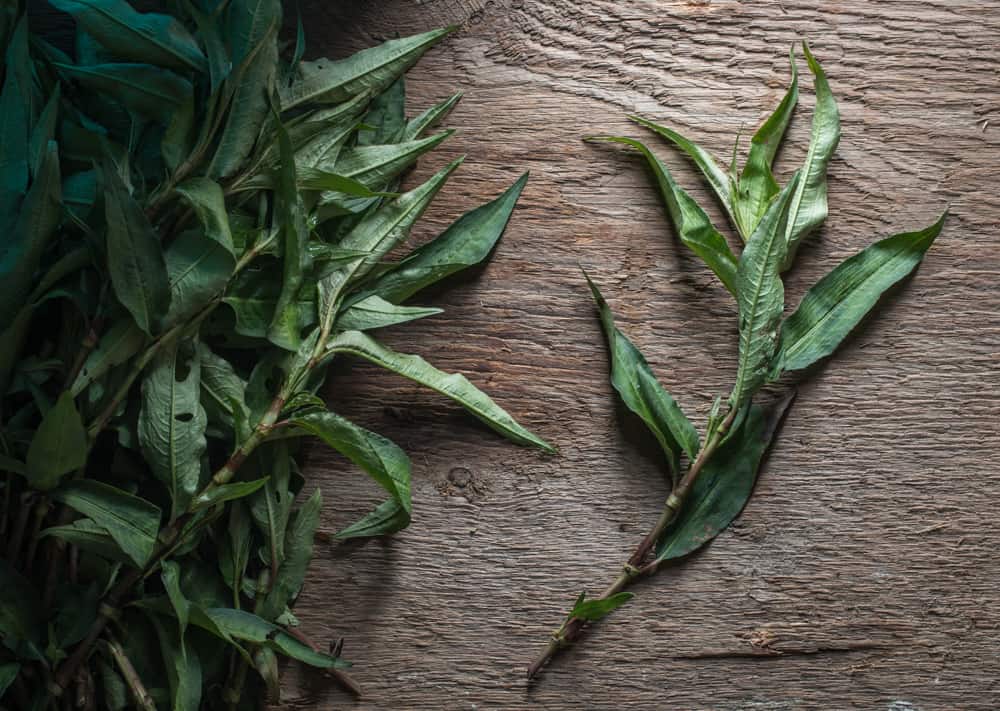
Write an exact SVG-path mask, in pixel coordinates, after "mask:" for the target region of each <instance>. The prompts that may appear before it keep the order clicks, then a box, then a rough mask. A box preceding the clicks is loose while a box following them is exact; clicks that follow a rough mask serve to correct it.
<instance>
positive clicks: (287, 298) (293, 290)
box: [267, 121, 309, 350]
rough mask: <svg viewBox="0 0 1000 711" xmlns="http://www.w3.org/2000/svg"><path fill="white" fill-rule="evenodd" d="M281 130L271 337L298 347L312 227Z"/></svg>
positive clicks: (284, 345) (281, 128)
mask: <svg viewBox="0 0 1000 711" xmlns="http://www.w3.org/2000/svg"><path fill="white" fill-rule="evenodd" d="M277 130H278V146H279V153H280V166H279V168H278V185H277V189H276V190H275V200H276V202H277V206H276V212H277V215H278V216H279V219H280V222H279V223H278V224H279V225H280V227H281V231H282V259H281V263H282V282H281V293H280V295H279V296H278V303H277V306H276V307H275V310H274V317H273V319H272V320H271V324H270V326H269V327H268V332H267V337H268V339H270V341H271V342H272V343H274V344H275V345H278V346H281V347H282V348H285V349H287V350H295V349H296V348H297V347H298V345H299V342H300V340H301V337H300V333H301V331H302V324H300V322H299V320H298V311H297V310H296V307H295V300H296V296H297V294H298V292H299V288H300V287H301V286H302V272H303V270H304V269H305V268H306V266H307V264H308V261H309V253H308V252H307V251H306V243H307V242H308V240H309V227H308V226H307V225H306V217H305V206H304V205H303V204H302V197H301V196H300V195H299V191H298V189H297V187H296V176H295V156H294V154H293V152H292V143H291V140H290V139H289V137H288V132H287V131H286V130H285V127H284V126H282V125H281V124H280V121H279V122H278V126H277Z"/></svg>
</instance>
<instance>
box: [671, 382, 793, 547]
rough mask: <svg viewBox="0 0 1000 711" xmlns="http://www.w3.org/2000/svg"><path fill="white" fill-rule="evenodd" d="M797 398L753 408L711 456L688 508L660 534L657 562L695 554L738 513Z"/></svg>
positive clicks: (689, 497) (695, 484)
mask: <svg viewBox="0 0 1000 711" xmlns="http://www.w3.org/2000/svg"><path fill="white" fill-rule="evenodd" d="M793 397H794V394H793V395H791V396H789V397H786V398H783V399H781V400H778V401H776V402H772V403H770V404H768V405H766V406H761V405H752V406H751V407H750V411H749V412H748V413H747V416H746V417H745V418H744V419H743V421H742V423H741V424H740V425H739V427H738V428H737V429H736V430H735V431H733V432H732V433H731V434H730V436H729V437H728V438H727V439H726V440H725V441H724V442H723V444H722V446H721V447H719V449H718V450H716V452H715V454H713V455H712V457H711V458H710V459H709V460H708V463H707V464H706V465H705V468H704V469H703V470H702V471H701V474H700V475H699V476H698V478H697V479H696V480H695V483H694V487H693V488H692V489H691V494H690V495H689V496H688V499H687V502H686V504H685V505H684V508H682V509H681V511H680V514H679V515H678V516H677V518H676V519H675V521H674V523H673V524H672V525H671V526H670V528H668V529H667V530H666V532H665V533H664V534H663V536H662V537H661V538H660V540H659V543H658V544H657V548H656V561H657V562H661V561H665V560H671V559H673V558H681V557H683V556H686V555H689V554H690V553H693V552H694V551H696V550H698V549H699V548H701V547H702V546H704V545H705V544H706V543H708V542H709V541H711V540H712V539H713V538H715V537H716V536H717V535H719V534H720V533H722V532H723V531H724V530H726V528H728V527H729V524H730V523H732V521H733V519H735V518H736V517H737V516H739V514H740V511H742V510H743V507H744V506H745V505H746V502H747V501H748V500H749V499H750V494H751V493H752V492H753V487H754V484H755V483H756V481H757V470H758V468H759V467H760V462H761V459H762V458H763V456H764V453H765V452H766V451H767V450H768V448H769V447H770V446H771V442H772V441H773V440H774V434H775V432H776V431H777V429H778V426H779V425H780V423H781V420H782V418H783V417H784V414H785V411H786V410H787V409H788V406H789V405H790V404H791V402H792V399H793Z"/></svg>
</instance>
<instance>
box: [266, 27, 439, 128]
mask: <svg viewBox="0 0 1000 711" xmlns="http://www.w3.org/2000/svg"><path fill="white" fill-rule="evenodd" d="M451 29H452V28H446V29H441V30H431V31H430V32H425V33H423V34H419V35H413V36H412V37H403V38H401V39H395V40H389V41H388V42H384V43H382V44H380V45H378V46H376V47H370V48H368V49H364V50H361V51H360V52H358V53H356V54H353V55H351V56H350V57H348V58H346V59H341V60H338V61H335V62H331V61H330V60H328V59H318V60H316V61H314V62H302V63H300V65H299V78H297V79H296V80H295V81H293V82H292V84H291V85H290V86H289V87H288V88H286V89H283V90H282V91H281V106H282V108H284V109H286V110H287V109H291V108H294V107H295V106H298V105H299V104H303V103H306V102H310V101H315V102H320V103H324V102H328V103H334V102H338V101H344V100H345V99H348V98H350V97H352V96H355V95H356V94H360V93H361V92H363V91H371V92H373V93H378V92H380V91H382V90H383V89H385V88H386V87H388V86H389V85H390V84H391V83H392V82H393V81H395V79H396V77H398V76H399V75H401V74H402V73H403V72H405V71H406V70H407V69H409V68H410V67H411V66H412V65H413V63H414V62H416V61H417V59H419V58H420V55H422V54H423V53H424V52H425V51H427V50H428V49H429V48H430V47H432V46H434V45H435V44H436V43H437V42H438V41H440V39H441V38H442V37H444V36H445V35H446V34H448V33H449V32H450V31H451Z"/></svg>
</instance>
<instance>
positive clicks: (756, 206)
mask: <svg viewBox="0 0 1000 711" xmlns="http://www.w3.org/2000/svg"><path fill="white" fill-rule="evenodd" d="M789 61H790V62H791V65H792V83H791V85H790V86H789V87H788V91H787V92H786V93H785V96H784V98H783V99H782V100H781V103H780V104H778V108H777V109H775V110H774V113H773V114H771V115H770V116H769V117H768V119H767V121H765V122H764V124H763V125H762V126H761V127H760V128H759V129H757V133H755V134H754V135H753V138H752V139H751V141H750V155H749V156H748V157H747V162H746V165H745V166H743V172H742V173H741V174H740V179H739V184H738V187H737V191H736V194H737V199H736V206H735V212H736V220H737V225H738V229H739V232H740V234H741V235H744V239H745V238H746V236H749V235H751V234H753V231H754V229H756V227H757V223H758V222H759V221H760V218H761V217H763V216H764V213H765V212H766V211H767V206H768V204H769V203H770V202H771V199H772V198H773V197H774V196H775V195H777V194H778V192H779V191H780V188H779V187H778V183H777V181H775V179H774V175H773V174H772V173H771V164H772V163H773V162H774V155H775V153H777V152H778V147H779V146H780V145H781V140H782V138H784V136H785V129H787V128H788V124H789V122H790V121H791V119H792V114H793V113H794V112H795V104H796V103H797V102H798V100H799V73H798V69H797V68H796V66H795V52H794V50H792V51H790V52H789Z"/></svg>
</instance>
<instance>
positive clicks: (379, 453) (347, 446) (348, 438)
mask: <svg viewBox="0 0 1000 711" xmlns="http://www.w3.org/2000/svg"><path fill="white" fill-rule="evenodd" d="M291 424H293V425H295V426H296V427H300V428H302V429H303V430H306V431H307V432H309V433H311V434H313V435H315V436H317V437H319V438H320V439H321V440H323V442H325V443H326V444H327V445H329V446H330V447H333V448H334V449H336V450H337V451H338V452H340V453H341V454H343V455H344V456H345V457H347V458H348V459H350V460H351V461H352V462H354V464H356V465H357V466H359V467H361V468H362V469H363V470H364V471H365V472H366V473H367V474H368V475H369V476H370V477H371V478H372V479H373V480H374V481H375V482H376V483H377V484H378V485H379V486H381V487H382V488H383V489H385V490H386V491H387V492H388V493H389V494H390V495H391V496H392V497H393V498H394V499H395V500H396V501H397V502H399V504H400V505H401V506H402V507H403V509H404V510H405V511H406V512H407V513H409V511H410V506H411V504H410V459H409V457H407V456H406V453H405V452H403V450H402V449H400V448H399V447H398V446H397V445H396V444H394V443H393V442H391V441H390V440H388V439H386V438H385V437H383V436H382V435H380V434H376V433H375V432H370V431H368V430H366V429H364V428H363V427H359V426H358V425H356V424H354V423H353V422H351V421H350V420H347V419H345V418H343V417H341V416H340V415H337V414H335V413H333V412H310V413H308V414H305V415H302V416H300V417H295V418H292V421H291Z"/></svg>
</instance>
